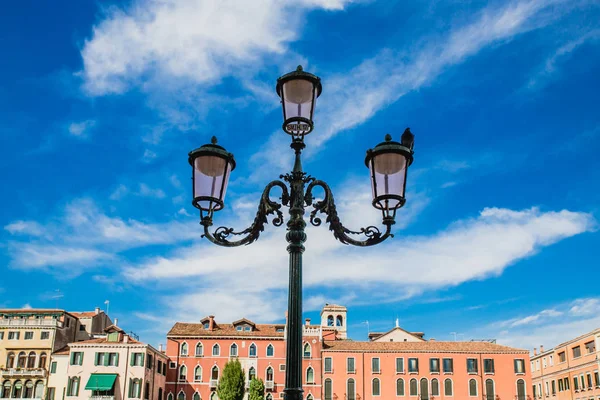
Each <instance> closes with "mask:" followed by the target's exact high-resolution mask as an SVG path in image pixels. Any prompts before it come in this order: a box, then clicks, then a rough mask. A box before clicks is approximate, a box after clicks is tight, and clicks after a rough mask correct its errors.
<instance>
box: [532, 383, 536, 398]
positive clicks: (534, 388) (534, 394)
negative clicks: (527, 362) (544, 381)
mask: <svg viewBox="0 0 600 400" xmlns="http://www.w3.org/2000/svg"><path fill="white" fill-rule="evenodd" d="M536 396H537V386H535V385H533V398H535V397H536Z"/></svg>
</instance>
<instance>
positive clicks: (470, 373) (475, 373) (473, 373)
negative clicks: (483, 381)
mask: <svg viewBox="0 0 600 400" xmlns="http://www.w3.org/2000/svg"><path fill="white" fill-rule="evenodd" d="M467 374H469V375H478V374H479V372H467Z"/></svg>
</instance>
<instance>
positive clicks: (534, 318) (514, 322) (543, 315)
mask: <svg viewBox="0 0 600 400" xmlns="http://www.w3.org/2000/svg"><path fill="white" fill-rule="evenodd" d="M563 314H564V313H563V312H562V311H557V310H554V309H548V310H542V311H540V312H539V313H536V314H533V315H528V316H526V317H521V318H515V319H511V320H508V321H502V322H499V323H498V325H499V326H501V327H506V326H507V327H509V328H514V327H517V326H524V325H532V324H536V323H539V322H542V321H546V320H548V319H552V318H556V317H560V316H562V315H563Z"/></svg>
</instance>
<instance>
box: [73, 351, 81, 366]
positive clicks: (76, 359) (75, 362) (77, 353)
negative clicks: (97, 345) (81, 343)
mask: <svg viewBox="0 0 600 400" xmlns="http://www.w3.org/2000/svg"><path fill="white" fill-rule="evenodd" d="M71 365H83V353H82V352H80V351H74V352H73V353H71Z"/></svg>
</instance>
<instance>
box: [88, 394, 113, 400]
mask: <svg viewBox="0 0 600 400" xmlns="http://www.w3.org/2000/svg"><path fill="white" fill-rule="evenodd" d="M90 400H115V396H114V395H113V396H90Z"/></svg>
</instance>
